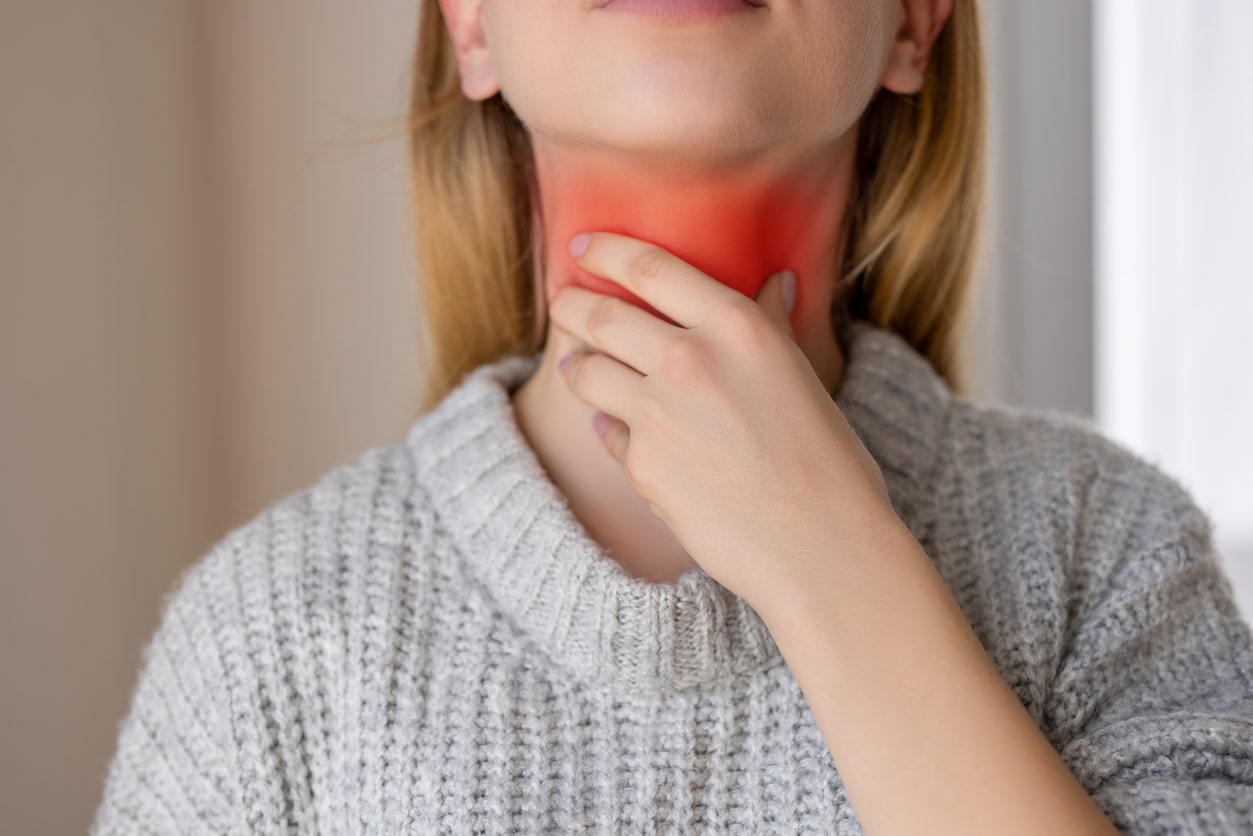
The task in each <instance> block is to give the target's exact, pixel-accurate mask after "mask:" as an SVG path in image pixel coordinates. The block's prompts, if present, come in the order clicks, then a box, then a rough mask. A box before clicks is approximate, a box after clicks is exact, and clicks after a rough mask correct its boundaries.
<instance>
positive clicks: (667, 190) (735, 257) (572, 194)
mask: <svg viewBox="0 0 1253 836" xmlns="http://www.w3.org/2000/svg"><path fill="white" fill-rule="evenodd" d="M541 194H542V196H543V197H542V205H543V212H544V228H545V249H546V251H547V252H548V253H552V254H553V256H554V257H556V258H557V259H558V263H557V264H556V265H550V268H549V269H550V273H551V274H552V275H551V276H550V283H549V287H548V292H549V294H550V296H549V301H551V299H552V296H555V295H556V294H557V292H558V291H559V290H560V289H561V288H562V287H565V286H566V285H568V284H575V285H578V286H580V287H584V288H586V289H588V290H592V291H595V292H597V293H604V294H608V295H612V296H616V297H618V298H620V299H625V300H626V301H628V302H631V303H633V304H636V305H638V306H640V307H641V308H644V309H645V310H647V311H649V312H651V313H653V314H655V315H657V316H662V318H664V319H669V318H668V317H665V316H664V315H662V314H661V313H660V312H659V311H657V310H656V309H655V308H653V307H652V306H651V305H649V304H648V303H647V302H645V301H644V300H643V299H641V298H639V297H638V296H637V295H635V294H634V293H632V292H631V291H629V290H627V289H626V288H625V287H622V286H621V285H619V284H617V283H616V282H613V281H609V280H607V279H603V278H601V277H599V276H596V275H594V274H592V273H590V272H588V271H587V270H584V269H583V268H582V267H580V266H579V264H578V263H577V262H576V261H575V260H574V259H573V258H572V257H571V256H570V255H569V241H570V239H571V238H572V237H573V236H575V235H577V234H578V233H580V232H615V233H619V234H622V235H629V236H631V237H632V238H637V239H639V240H642V241H647V242H649V243H652V244H656V245H658V246H660V247H662V248H664V249H665V250H667V251H669V252H671V253H673V254H674V255H675V256H677V257H678V258H680V259H682V260H683V261H685V262H687V263H688V264H691V265H692V266H693V267H695V268H696V269H698V270H700V271H701V272H703V273H705V274H706V275H708V276H710V277H712V278H714V279H716V280H717V281H719V282H721V283H722V284H725V285H727V286H728V287H731V288H732V289H734V290H737V291H739V292H740V293H742V294H744V295H745V296H749V297H753V296H755V295H756V294H757V292H758V290H760V289H761V286H762V284H764V283H765V281H766V279H767V278H768V277H769V276H770V274H771V273H774V272H775V271H778V270H786V269H790V270H793V271H795V273H796V274H797V279H798V292H799V293H800V294H804V293H805V291H806V287H805V286H806V284H807V283H808V282H809V281H813V280H815V279H816V278H817V274H819V273H821V272H822V271H823V270H829V269H831V268H832V267H833V266H834V258H835V254H836V253H835V247H836V244H837V241H836V238H837V234H836V227H837V226H838V224H839V222H840V216H841V211H842V210H841V208H840V207H841V202H840V201H839V200H836V199H834V194H833V191H832V184H831V183H830V182H821V181H820V179H819V178H809V179H807V180H802V179H795V178H794V179H791V180H783V179H780V178H774V179H771V180H769V181H766V182H763V181H761V180H755V181H754V180H749V179H747V178H736V177H734V176H730V177H728V176H704V177H701V176H680V175H675V176H671V177H666V176H649V177H646V178H639V177H635V176H632V175H631V173H630V172H626V171H614V170H612V169H609V168H603V167H602V168H598V169H592V168H583V169H581V170H580V171H578V172H577V173H576V172H573V171H569V170H564V171H562V172H560V173H559V174H558V173H555V172H553V171H551V170H550V171H549V172H547V173H546V176H545V177H542V178H541ZM554 268H555V269H554Z"/></svg>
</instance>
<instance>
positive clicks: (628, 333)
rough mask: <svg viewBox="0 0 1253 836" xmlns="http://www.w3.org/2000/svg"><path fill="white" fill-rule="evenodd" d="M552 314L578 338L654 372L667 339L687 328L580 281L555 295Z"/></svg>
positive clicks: (549, 312) (637, 368)
mask: <svg viewBox="0 0 1253 836" xmlns="http://www.w3.org/2000/svg"><path fill="white" fill-rule="evenodd" d="M548 317H549V319H551V320H552V322H553V323H554V324H555V325H557V326H558V327H559V328H561V329H563V330H565V331H568V332H569V333H571V334H573V335H574V336H575V338H577V339H579V340H581V341H582V342H585V343H587V344H588V345H590V346H592V347H593V348H595V349H596V350H598V351H603V352H605V353H606V354H609V355H612V356H613V357H615V358H617V359H618V360H621V361H622V362H623V363H625V364H627V365H628V366H630V367H631V368H633V369H635V370H636V371H638V372H639V373H640V374H652V373H653V371H654V370H655V369H656V368H657V359H658V357H659V356H660V354H661V349H662V346H663V345H665V343H666V340H668V339H671V338H673V337H674V336H676V335H677V334H679V333H681V332H682V330H683V329H681V328H677V327H676V326H674V325H671V324H669V323H668V322H663V321H662V320H660V319H658V318H657V317H655V316H653V315H652V314H650V313H648V312H647V311H644V310H642V309H640V308H639V307H637V306H635V305H633V304H631V303H630V302H626V301H623V300H622V299H619V298H618V297H616V296H607V295H605V294H603V293H593V292H592V291H590V290H585V289H584V288H581V287H578V286H577V285H569V286H567V287H565V288H563V289H562V290H561V292H560V293H558V294H557V295H556V296H555V297H554V298H553V301H552V304H551V305H549V308H548Z"/></svg>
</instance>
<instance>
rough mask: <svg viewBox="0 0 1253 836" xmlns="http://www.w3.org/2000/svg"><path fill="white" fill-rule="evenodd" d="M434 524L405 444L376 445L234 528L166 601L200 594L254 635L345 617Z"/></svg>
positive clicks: (200, 602) (203, 602)
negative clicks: (420, 496) (262, 629)
mask: <svg viewBox="0 0 1253 836" xmlns="http://www.w3.org/2000/svg"><path fill="white" fill-rule="evenodd" d="M426 527H427V526H426V524H425V517H424V514H423V503H421V502H419V501H417V492H416V485H415V480H414V472H413V463H412V458H411V457H410V456H409V455H408V454H407V451H406V448H405V446H404V444H403V443H402V442H397V443H388V444H383V445H379V446H375V447H372V448H370V449H368V450H366V451H365V452H363V453H360V454H359V455H357V456H356V457H355V458H353V459H351V460H349V461H345V462H342V463H340V464H338V465H335V466H334V467H332V468H330V469H328V470H326V471H324V472H323V473H322V474H321V475H320V476H318V477H317V478H316V479H315V480H313V481H312V482H311V483H309V484H307V485H305V486H303V487H301V488H299V489H297V490H295V491H292V492H290V493H288V494H286V495H284V496H283V497H282V498H280V499H278V500H276V501H274V502H272V503H271V504H270V505H269V506H267V507H265V508H264V509H262V510H261V511H260V512H258V513H256V514H255V515H253V516H252V517H251V518H249V519H248V520H247V521H245V522H243V523H242V524H239V525H237V526H235V527H234V528H232V529H230V530H229V531H228V532H227V533H226V534H224V535H223V536H222V537H221V538H219V539H218V540H217V541H216V542H215V543H213V544H212V545H211V546H210V547H209V548H208V549H207V550H206V551H205V552H204V553H203V554H202V555H201V556H200V557H199V558H198V559H197V560H196V561H194V562H193V563H192V564H190V565H189V566H187V567H186V568H185V569H184V570H183V572H182V573H181V575H180V577H179V578H178V580H177V582H176V583H175V584H174V586H173V587H172V588H171V589H170V590H169V591H168V592H167V596H166V601H165V606H166V607H173V606H176V605H177V603H178V601H179V599H195V604H196V605H197V606H199V607H201V608H205V607H209V608H212V609H213V610H214V611H215V612H217V613H219V614H220V615H221V617H222V619H223V620H224V621H225V622H227V623H228V624H229V625H230V626H232V627H235V628H239V629H241V630H243V631H244V632H247V631H250V630H251V631H252V632H253V634H254V635H255V634H256V632H257V629H256V628H257V625H267V628H266V629H267V630H274V629H280V628H281V627H282V626H283V625H284V624H287V623H289V622H290V621H292V620H295V619H297V618H298V617H299V618H300V619H302V620H303V622H304V623H305V624H306V625H307V624H309V623H315V624H316V622H317V621H318V619H336V620H338V619H339V618H340V616H341V612H340V611H342V610H344V609H345V608H350V607H351V606H353V604H352V599H353V596H356V595H360V594H364V593H365V586H366V585H367V584H370V583H373V582H374V580H375V579H374V577H373V575H375V574H377V573H384V574H389V575H390V574H394V573H397V572H399V571H400V565H399V564H400V561H401V560H402V559H403V556H404V555H405V554H409V555H413V554H415V553H416V550H414V549H411V548H408V546H409V544H411V543H412V542H413V541H414V539H415V538H416V537H419V536H420V535H421V534H422V533H423V532H424V531H425V529H426ZM297 614H299V616H298V615H297Z"/></svg>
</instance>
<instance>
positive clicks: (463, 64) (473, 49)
mask: <svg viewBox="0 0 1253 836" xmlns="http://www.w3.org/2000/svg"><path fill="white" fill-rule="evenodd" d="M439 7H440V11H441V12H443V15H444V22H445V24H446V25H447V27H448V36H449V38H451V39H452V43H453V49H454V50H455V51H456V53H457V71H458V74H459V75H460V76H461V91H462V92H463V93H465V96H466V98H468V99H473V100H475V101H483V100H484V99H490V98H491V97H492V96H494V95H496V94H497V93H499V92H500V80H499V79H498V78H497V77H496V66H495V65H494V64H493V63H492V56H491V53H490V52H489V51H488V49H487V36H486V33H485V32H484V30H483V17H482V2H481V0H439Z"/></svg>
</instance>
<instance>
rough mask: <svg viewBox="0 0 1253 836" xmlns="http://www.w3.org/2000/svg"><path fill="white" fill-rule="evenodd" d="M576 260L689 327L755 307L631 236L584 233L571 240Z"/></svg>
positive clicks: (659, 248)
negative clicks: (746, 306) (730, 308)
mask: <svg viewBox="0 0 1253 836" xmlns="http://www.w3.org/2000/svg"><path fill="white" fill-rule="evenodd" d="M570 255H571V257H572V258H574V260H575V262H576V263H577V264H578V265H579V266H580V267H582V268H583V269H584V270H586V271H587V272H589V273H591V274H593V275H596V276H600V277H601V278H603V279H607V280H609V281H612V282H615V283H617V284H619V285H621V286H622V287H625V288H626V289H627V290H629V291H631V292H632V293H634V294H635V295H636V296H638V297H639V298H641V299H643V300H644V301H645V302H647V303H648V304H650V305H652V306H653V307H654V308H655V309H656V310H657V311H659V312H660V313H662V314H664V315H665V316H668V317H670V319H672V320H673V321H675V322H677V323H678V324H679V325H682V326H683V327H685V328H694V327H696V326H699V325H702V324H704V323H705V322H707V321H709V320H711V319H712V320H715V321H716V320H717V318H718V315H719V313H720V312H721V311H723V310H725V309H726V308H727V307H728V306H730V305H743V304H747V303H749V302H750V300H748V299H747V297H745V296H744V295H743V294H741V293H739V292H738V291H735V290H732V289H731V288H729V287H727V286H726V285H724V284H722V283H721V282H719V281H718V280H716V279H714V278H712V277H710V276H708V275H706V274H705V273H702V272H701V271H700V270H697V269H696V268H695V267H693V266H692V265H690V264H688V263H687V262H686V261H684V260H683V259H681V258H679V257H678V256H676V255H674V254H673V253H671V252H669V251H668V250H665V249H663V248H662V247H658V246H656V245H655V244H649V243H648V242H646V241H640V240H639V239H637V238H631V237H629V236H626V235H618V234H616V233H613V232H585V233H581V234H579V235H576V236H575V237H574V238H573V239H571V241H570Z"/></svg>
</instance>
